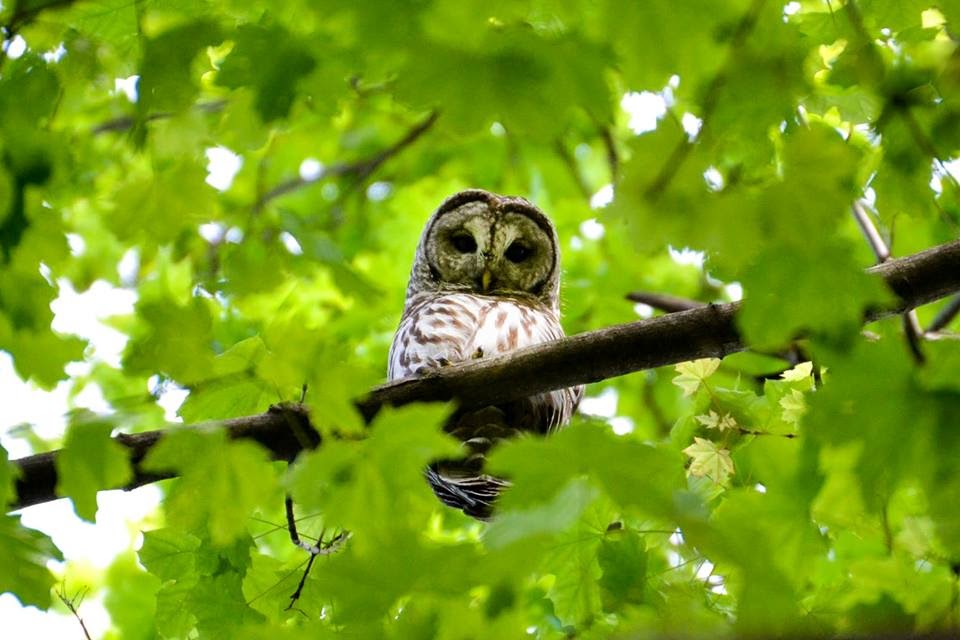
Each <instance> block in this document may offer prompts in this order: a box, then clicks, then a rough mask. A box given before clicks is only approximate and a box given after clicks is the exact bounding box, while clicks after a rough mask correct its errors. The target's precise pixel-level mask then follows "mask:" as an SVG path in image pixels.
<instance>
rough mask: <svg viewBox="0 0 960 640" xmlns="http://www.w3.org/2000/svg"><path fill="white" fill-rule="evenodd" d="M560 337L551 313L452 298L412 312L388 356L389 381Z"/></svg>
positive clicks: (441, 298)
mask: <svg viewBox="0 0 960 640" xmlns="http://www.w3.org/2000/svg"><path fill="white" fill-rule="evenodd" d="M559 336H560V330H559V324H558V323H557V320H556V317H555V316H554V315H553V313H552V312H551V311H549V310H547V309H541V308H539V307H537V306H535V305H529V304H525V303H523V302H522V301H517V300H513V299H498V298H492V297H483V296H474V295H469V294H452V295H447V296H439V297H437V298H436V299H433V300H430V301H428V302H425V303H422V304H421V305H418V306H416V307H413V308H411V310H410V312H409V313H407V314H405V315H404V318H403V320H402V321H401V324H400V327H399V329H398V331H397V335H396V336H395V338H394V342H393V347H392V348H391V354H390V372H389V377H390V378H391V379H394V378H400V377H405V376H408V375H415V374H417V373H421V372H422V371H424V370H427V369H432V368H436V367H440V366H444V365H445V364H452V363H456V362H463V361H465V360H470V359H473V358H482V357H486V356H491V355H496V354H500V353H505V352H507V351H513V350H514V349H519V348H522V347H526V346H529V345H532V344H537V343H540V342H544V341H546V340H552V339H554V338H557V337H559Z"/></svg>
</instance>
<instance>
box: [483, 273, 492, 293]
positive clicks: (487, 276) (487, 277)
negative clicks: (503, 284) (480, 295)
mask: <svg viewBox="0 0 960 640" xmlns="http://www.w3.org/2000/svg"><path fill="white" fill-rule="evenodd" d="M491 280H493V274H491V273H490V269H484V270H483V275H482V276H480V285H481V287H482V288H483V290H484V291H486V290H488V289H489V288H490V281H491Z"/></svg>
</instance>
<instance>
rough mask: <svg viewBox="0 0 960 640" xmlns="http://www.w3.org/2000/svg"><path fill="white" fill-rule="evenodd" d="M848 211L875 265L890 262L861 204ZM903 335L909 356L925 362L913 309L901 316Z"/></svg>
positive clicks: (918, 327) (885, 244) (917, 320)
mask: <svg viewBox="0 0 960 640" xmlns="http://www.w3.org/2000/svg"><path fill="white" fill-rule="evenodd" d="M850 210H851V211H852V212H853V217H854V219H855V220H856V221H857V224H858V225H860V230H861V231H862V232H863V235H864V237H865V238H866V239H867V244H869V245H870V248H871V249H873V254H874V255H875V256H876V257H877V263H878V264H883V263H884V262H887V261H888V260H890V256H891V253H890V247H889V246H887V243H886V242H885V241H884V240H883V236H881V235H880V230H879V229H877V225H875V224H873V220H872V219H871V218H870V214H869V213H867V210H866V208H865V207H864V206H863V204H862V203H861V202H860V201H859V200H855V201H854V202H853V204H852V205H850ZM903 335H904V336H905V337H906V339H907V346H908V347H909V348H910V355H912V356H913V359H914V361H915V362H916V363H917V364H923V363H924V362H925V361H926V357H925V356H924V355H923V351H922V350H921V348H920V343H921V342H922V338H923V327H921V326H920V319H919V318H917V312H916V310H914V309H910V310H909V311H907V312H906V313H904V314H903Z"/></svg>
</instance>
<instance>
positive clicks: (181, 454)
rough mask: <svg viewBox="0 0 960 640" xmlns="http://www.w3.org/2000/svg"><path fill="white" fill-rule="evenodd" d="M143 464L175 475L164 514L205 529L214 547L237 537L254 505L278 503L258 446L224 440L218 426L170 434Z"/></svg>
mask: <svg viewBox="0 0 960 640" xmlns="http://www.w3.org/2000/svg"><path fill="white" fill-rule="evenodd" d="M143 465H144V468H145V469H147V470H149V471H166V472H169V471H176V472H178V473H179V474H180V478H179V479H178V480H177V481H176V482H175V484H174V486H173V487H172V488H171V490H170V494H169V495H168V497H167V499H166V501H165V503H164V508H165V511H166V513H167V517H168V518H169V519H170V521H171V522H172V523H175V524H177V525H178V526H180V527H182V528H184V529H186V530H194V529H201V530H204V529H205V530H207V531H209V532H210V538H211V539H212V540H213V543H214V544H215V545H217V546H225V545H227V544H229V543H231V542H233V541H234V540H236V539H237V538H238V537H239V536H241V535H242V534H243V533H244V532H245V531H246V526H247V517H248V515H249V514H250V513H251V512H252V511H253V510H254V509H255V508H257V507H260V506H266V505H270V504H278V503H279V501H280V494H279V485H278V482H277V476H276V473H275V471H274V469H273V467H272V466H271V464H270V462H269V460H268V458H267V455H266V452H265V451H264V449H263V448H262V447H260V446H259V445H257V444H254V443H252V442H249V441H241V442H231V441H228V440H227V438H226V435H225V434H224V432H223V431H221V430H217V431H213V432H209V433H200V432H196V431H186V430H184V431H175V432H171V433H169V434H167V435H166V436H164V438H163V439H162V440H161V441H160V442H159V443H158V444H157V445H156V446H155V447H153V448H152V449H151V450H150V453H149V454H147V457H146V459H145V460H144V463H143ZM274 501H276V502H274Z"/></svg>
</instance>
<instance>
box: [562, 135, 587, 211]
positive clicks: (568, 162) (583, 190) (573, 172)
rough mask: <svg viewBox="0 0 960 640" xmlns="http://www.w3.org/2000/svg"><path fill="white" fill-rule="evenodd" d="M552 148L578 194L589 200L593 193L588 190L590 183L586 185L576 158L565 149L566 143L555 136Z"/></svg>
mask: <svg viewBox="0 0 960 640" xmlns="http://www.w3.org/2000/svg"><path fill="white" fill-rule="evenodd" d="M553 148H554V150H556V152H557V156H558V157H559V158H560V160H561V161H562V162H563V165H564V166H565V167H566V168H567V171H569V172H570V177H572V178H573V181H574V182H575V183H576V185H577V188H578V189H579V190H580V195H582V196H583V197H584V198H585V199H586V200H587V201H588V202H589V201H590V197H591V196H592V195H593V193H592V192H591V191H590V185H588V184H587V181H586V180H585V179H584V177H583V173H582V172H581V171H580V168H579V167H578V166H577V159H576V158H574V157H573V154H572V153H570V150H569V149H567V145H565V144H564V143H563V140H561V139H560V138H557V141H556V142H555V143H554V145H553Z"/></svg>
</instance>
